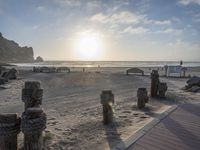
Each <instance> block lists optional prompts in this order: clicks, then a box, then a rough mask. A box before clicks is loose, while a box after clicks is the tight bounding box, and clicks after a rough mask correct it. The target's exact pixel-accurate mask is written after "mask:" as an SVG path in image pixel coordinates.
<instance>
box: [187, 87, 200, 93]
mask: <svg viewBox="0 0 200 150" xmlns="http://www.w3.org/2000/svg"><path fill="white" fill-rule="evenodd" d="M186 91H188V92H199V91H200V87H199V86H197V85H195V86H192V87H191V88H189V89H187V90H186Z"/></svg>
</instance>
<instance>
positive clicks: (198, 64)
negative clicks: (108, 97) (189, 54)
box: [14, 61, 200, 67]
mask: <svg viewBox="0 0 200 150" xmlns="http://www.w3.org/2000/svg"><path fill="white" fill-rule="evenodd" d="M179 63H180V62H179V61H44V62H40V63H14V65H17V66H23V67H31V66H67V67H163V66H164V65H166V64H167V65H179ZM183 66H185V67H200V61H199V62H189V61H188V62H183Z"/></svg>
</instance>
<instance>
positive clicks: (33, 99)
mask: <svg viewBox="0 0 200 150" xmlns="http://www.w3.org/2000/svg"><path fill="white" fill-rule="evenodd" d="M42 96H43V89H41V88H40V82H38V81H26V82H25V87H24V89H22V101H23V102H24V103H25V112H26V109H27V108H30V107H40V105H41V104H42Z"/></svg>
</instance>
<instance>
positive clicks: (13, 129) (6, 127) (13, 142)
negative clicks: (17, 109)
mask: <svg viewBox="0 0 200 150" xmlns="http://www.w3.org/2000/svg"><path fill="white" fill-rule="evenodd" d="M20 120H21V119H20V117H18V115H17V114H0V150H17V149H18V145H17V135H18V134H19V132H20Z"/></svg>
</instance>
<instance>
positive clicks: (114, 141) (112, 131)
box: [104, 122, 124, 149]
mask: <svg viewBox="0 0 200 150" xmlns="http://www.w3.org/2000/svg"><path fill="white" fill-rule="evenodd" d="M117 126H118V123H116V122H114V123H112V124H110V125H104V129H105V132H106V138H107V141H108V145H109V148H110V149H112V148H114V147H115V146H117V145H118V144H121V145H122V146H123V145H124V142H123V140H122V139H121V136H120V135H121V134H119V133H118V131H117Z"/></svg>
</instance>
